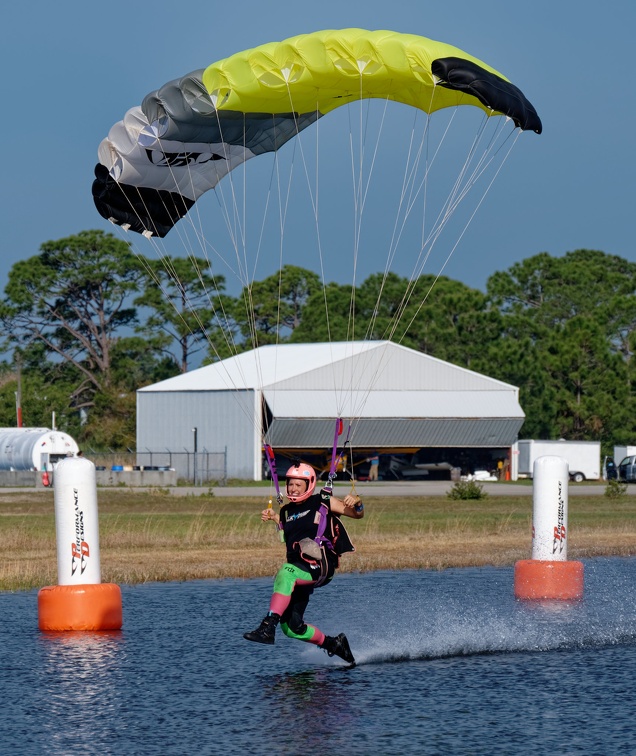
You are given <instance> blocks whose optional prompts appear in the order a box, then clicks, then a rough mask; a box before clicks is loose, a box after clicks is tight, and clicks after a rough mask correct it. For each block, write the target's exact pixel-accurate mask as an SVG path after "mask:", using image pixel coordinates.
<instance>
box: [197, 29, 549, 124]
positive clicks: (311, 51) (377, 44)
mask: <svg viewBox="0 0 636 756" xmlns="http://www.w3.org/2000/svg"><path fill="white" fill-rule="evenodd" d="M449 58H450V59H456V60H457V61H462V62H464V63H465V64H473V66H475V67H477V68H478V69H480V71H481V78H482V80H483V81H484V82H492V84H491V86H494V85H495V82H496V80H497V79H499V80H500V82H499V88H500V90H504V89H507V88H506V87H505V85H504V83H505V84H509V82H508V80H507V79H506V78H505V77H504V76H503V75H502V74H500V73H499V72H497V71H496V70H495V69H494V68H491V67H490V66H488V65H487V64H486V63H483V62H482V61H480V60H479V59H478V58H475V57H473V56H472V55H468V54H467V53H465V52H463V51H462V50H460V49H459V48H457V47H453V46H452V45H447V44H445V43H443V42H436V41H434V40H431V39H427V38H426V37H420V36H418V35H415V34H401V33H398V32H392V31H366V30H364V29H342V30H330V31H320V32H315V33H312V34H301V35H299V36H297V37H292V38H290V39H287V40H285V41H283V42H271V43H269V44H266V45H260V46H259V47H255V48H252V49H251V50H245V51H244V52H240V53H237V54H236V55H231V56H230V57H229V58H225V59H224V60H221V61H218V62H217V63H214V64H212V65H211V66H209V67H208V68H206V69H205V71H204V72H203V77H202V79H203V84H204V85H205V88H206V89H207V91H208V92H209V93H210V95H211V97H212V101H213V102H214V104H215V107H216V108H217V110H236V111H240V112H242V113H254V112H262V113H286V112H289V111H290V110H293V111H296V112H298V113H307V112H310V111H313V110H318V111H319V112H320V113H322V114H325V113H328V112H330V111H331V110H333V109H334V108H337V107H339V106H340V105H343V104H345V103H347V102H351V101H354V100H360V99H365V98H373V97H375V98H383V99H388V100H393V101H395V102H401V103H403V104H405V105H411V106H413V107H416V108H419V109H420V110H424V111H426V112H427V113H432V112H434V111H436V110H440V109H441V108H446V107H453V106H457V105H462V104H464V105H474V106H477V107H480V108H482V109H483V110H484V111H485V112H487V113H490V114H492V113H493V112H500V113H502V114H504V115H511V117H514V116H513V114H512V113H507V112H504V111H503V110H501V111H497V107H496V105H487V104H485V103H484V102H482V101H480V100H479V99H478V98H477V97H476V96H475V95H472V94H470V93H467V92H465V91H462V90H460V89H451V88H449V87H447V86H444V82H440V79H439V78H438V76H437V75H436V74H435V72H434V66H433V64H434V62H435V61H437V60H444V59H449ZM439 73H441V70H440V72H439ZM488 74H490V76H488ZM440 83H441V84H442V86H438V85H439V84H440ZM515 89H516V88H515ZM517 91H518V90H517ZM493 94H494V93H493ZM520 94H521V93H520V92H519V95H520ZM521 97H523V96H521ZM494 99H496V98H495V97H493V100H494ZM528 104H529V103H528ZM515 115H518V114H515ZM535 115H536V114H535ZM533 125H536V124H533Z"/></svg>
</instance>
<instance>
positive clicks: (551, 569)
mask: <svg viewBox="0 0 636 756" xmlns="http://www.w3.org/2000/svg"><path fill="white" fill-rule="evenodd" d="M515 596H516V597H517V598H520V599H563V600H565V599H579V598H581V597H582V596H583V563H582V562H568V561H565V562H550V561H543V560H540V559H524V560H522V561H520V562H517V563H516V564H515Z"/></svg>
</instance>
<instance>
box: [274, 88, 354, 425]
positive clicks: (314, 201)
mask: <svg viewBox="0 0 636 756" xmlns="http://www.w3.org/2000/svg"><path fill="white" fill-rule="evenodd" d="M287 95H288V97H289V103H290V112H291V113H292V114H293V118H294V125H295V127H296V139H295V141H296V142H297V143H298V148H299V152H300V156H301V161H302V165H303V169H304V172H305V181H306V182H307V190H308V193H309V198H310V201H311V207H312V210H313V214H314V226H315V233H316V245H317V249H318V260H319V265H320V274H321V280H322V285H323V297H324V304H325V319H326V323H327V333H328V340H329V345H330V349H331V344H332V340H331V329H330V325H329V306H328V299H327V292H326V286H327V281H326V278H325V266H324V256H323V250H322V239H321V234H320V221H319V212H318V197H319V195H318V189H319V172H318V161H319V143H318V140H319V124H320V110H319V106H318V101H317V102H316V114H317V118H316V173H315V175H316V183H315V186H314V188H313V189H312V185H311V178H310V174H309V169H308V166H307V159H306V157H305V151H304V148H303V139H302V136H301V134H300V129H299V128H298V120H297V117H296V108H295V107H294V99H293V96H292V92H291V89H290V87H289V83H287ZM331 354H332V359H331V371H332V380H333V386H334V393H335V396H336V407H337V412H338V414H340V410H341V407H342V398H341V396H339V393H338V389H337V385H338V384H337V380H336V372H335V364H334V359H333V351H331Z"/></svg>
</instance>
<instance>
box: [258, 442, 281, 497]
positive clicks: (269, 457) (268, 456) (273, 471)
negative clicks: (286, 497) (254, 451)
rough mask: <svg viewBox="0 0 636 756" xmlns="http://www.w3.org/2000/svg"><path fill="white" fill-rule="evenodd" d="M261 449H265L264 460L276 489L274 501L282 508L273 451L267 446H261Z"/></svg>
mask: <svg viewBox="0 0 636 756" xmlns="http://www.w3.org/2000/svg"><path fill="white" fill-rule="evenodd" d="M263 448H264V449H265V459H266V460H267V465H268V466H269V472H270V474H271V476H272V482H273V483H274V488H275V489H276V501H277V502H278V506H279V507H282V506H283V494H282V493H281V492H280V485H279V483H278V472H277V471H276V458H275V457H274V450H273V449H272V447H271V446H270V445H269V444H263Z"/></svg>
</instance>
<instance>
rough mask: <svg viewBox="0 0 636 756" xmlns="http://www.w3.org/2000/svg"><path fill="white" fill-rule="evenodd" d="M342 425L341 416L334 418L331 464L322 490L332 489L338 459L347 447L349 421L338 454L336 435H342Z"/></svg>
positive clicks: (338, 462) (349, 428) (349, 432)
mask: <svg viewBox="0 0 636 756" xmlns="http://www.w3.org/2000/svg"><path fill="white" fill-rule="evenodd" d="M343 427H344V426H343V422H342V418H341V417H338V418H336V428H335V431H334V436H333V447H332V449H331V466H330V467H329V474H328V475H327V485H326V486H325V487H324V488H323V490H329V492H331V491H333V481H334V478H335V477H336V470H337V469H338V465H339V464H340V461H341V460H342V458H343V456H344V451H345V449H346V448H347V444H348V443H349V435H350V434H351V423H349V427H348V428H347V436H346V439H345V442H344V444H343V445H342V451H341V452H340V454H338V437H339V436H341V435H342V431H343Z"/></svg>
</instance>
